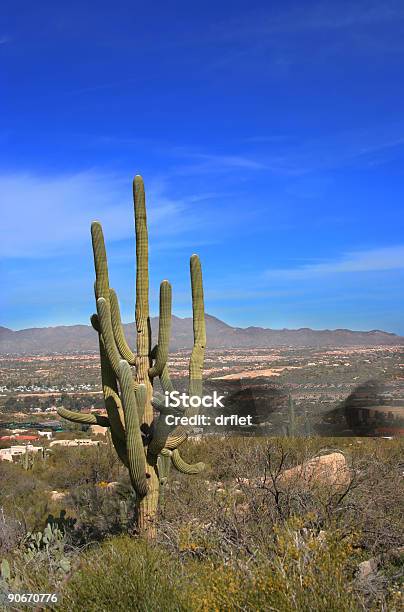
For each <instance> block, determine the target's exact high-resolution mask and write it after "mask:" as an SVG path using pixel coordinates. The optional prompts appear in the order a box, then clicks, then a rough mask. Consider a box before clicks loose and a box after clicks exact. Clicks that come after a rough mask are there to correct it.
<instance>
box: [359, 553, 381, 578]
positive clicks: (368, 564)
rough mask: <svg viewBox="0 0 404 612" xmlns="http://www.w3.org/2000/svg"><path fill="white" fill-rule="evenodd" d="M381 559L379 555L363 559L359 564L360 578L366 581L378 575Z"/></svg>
mask: <svg viewBox="0 0 404 612" xmlns="http://www.w3.org/2000/svg"><path fill="white" fill-rule="evenodd" d="M379 562H380V560H379V559H378V558H377V557H373V558H372V559H368V560H367V561H362V563H359V565H358V580H359V581H361V582H364V581H365V580H371V579H372V578H374V577H375V576H376V573H377V569H378V567H379Z"/></svg>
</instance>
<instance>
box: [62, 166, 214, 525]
mask: <svg viewBox="0 0 404 612" xmlns="http://www.w3.org/2000/svg"><path fill="white" fill-rule="evenodd" d="M133 198H134V207H135V233H136V310H135V322H136V330H137V342H136V352H132V349H131V348H130V346H129V345H128V343H127V341H126V338H125V335H124V331H123V327H122V324H121V316H120V311H119V303H118V299H117V296H116V293H115V291H114V290H113V289H111V288H110V286H109V275H108V266H107V256H106V250H105V244H104V236H103V231H102V227H101V224H100V223H99V222H97V221H95V222H94V223H92V226H91V235H92V243H93V253H94V265H95V277H96V280H95V299H96V306H97V314H94V315H93V316H92V317H91V323H92V326H93V327H94V329H95V330H96V331H97V332H98V338H99V347H100V358H101V379H102V388H103V394H104V401H105V408H106V411H107V415H108V416H107V417H101V416H96V415H84V414H80V413H75V412H71V411H70V410H65V409H58V412H59V414H60V415H61V416H62V417H64V418H66V419H69V420H70V421H73V422H78V423H88V424H92V423H94V422H96V423H98V424H99V425H103V426H105V427H109V428H110V434H111V440H112V443H113V445H114V447H115V449H116V452H117V454H118V456H119V458H120V460H121V461H122V463H123V464H124V465H125V466H126V467H127V468H128V471H129V475H130V478H131V483H132V486H133V488H134V490H135V492H136V494H137V527H138V530H139V532H142V533H145V534H146V535H147V536H148V537H154V535H155V529H156V526H155V519H156V512H157V507H158V501H159V495H160V492H162V487H163V486H164V484H165V483H166V481H167V477H168V472H169V463H170V462H171V463H172V464H173V465H174V467H175V468H176V469H177V470H179V471H181V472H183V473H185V474H196V473H198V472H200V471H201V470H202V469H203V468H204V465H203V464H202V463H197V464H195V465H189V464H187V463H186V462H185V461H184V460H183V459H182V458H181V455H180V453H179V450H178V447H179V446H180V445H181V444H182V443H183V442H184V441H185V440H186V439H187V436H188V433H189V429H188V428H187V427H184V426H177V427H173V426H168V425H167V423H166V420H165V418H166V415H167V414H171V413H173V409H170V408H167V407H165V406H164V403H163V402H162V401H161V399H160V400H159V399H158V398H154V399H153V381H154V379H155V378H157V377H159V379H160V382H161V385H162V387H163V390H164V391H172V390H173V385H172V383H171V380H170V375H169V370H168V365H167V360H168V347H169V340H170V330H171V285H170V283H169V282H168V281H167V280H164V281H163V282H162V283H161V285H160V312H159V330H158V341H157V344H156V345H155V346H154V347H152V338H151V326H150V318H149V268H148V233H147V219H146V205H145V192H144V185H143V180H142V177H140V176H136V177H135V179H134V181H133ZM190 272H191V288H192V310H193V330H194V346H193V349H192V354H191V358H190V363H189V387H188V389H189V391H188V392H189V395H190V396H201V394H202V369H203V363H204V354H205V345H206V331H205V317H204V301H203V285H202V270H201V265H200V261H199V258H198V256H197V255H192V257H191V261H190ZM155 411H157V412H159V416H158V417H156V416H155ZM176 411H178V409H176ZM193 412H194V411H193V410H192V409H188V410H187V411H185V414H186V415H187V416H190V415H191V414H192V413H193Z"/></svg>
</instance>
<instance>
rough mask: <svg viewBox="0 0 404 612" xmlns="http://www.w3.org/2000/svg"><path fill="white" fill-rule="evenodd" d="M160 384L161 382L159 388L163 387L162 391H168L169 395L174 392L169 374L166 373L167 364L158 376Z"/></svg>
mask: <svg viewBox="0 0 404 612" xmlns="http://www.w3.org/2000/svg"><path fill="white" fill-rule="evenodd" d="M160 382H161V386H162V387H163V389H164V391H168V392H169V393H170V392H171V391H174V385H173V383H172V382H171V378H170V373H169V371H168V365H167V364H166V365H165V366H164V368H163V371H162V372H161V374H160Z"/></svg>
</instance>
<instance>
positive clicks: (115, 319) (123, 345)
mask: <svg viewBox="0 0 404 612" xmlns="http://www.w3.org/2000/svg"><path fill="white" fill-rule="evenodd" d="M109 302H110V306H111V323H112V331H113V334H114V338H115V342H116V345H117V347H118V351H119V352H120V354H121V356H122V357H123V359H126V361H127V362H128V363H130V365H135V360H136V356H135V355H134V353H133V352H132V351H131V349H130V348H129V345H128V343H127V341H126V338H125V334H124V331H123V327H122V321H121V313H120V310H119V303H118V297H117V295H116V293H115V291H114V289H110V290H109Z"/></svg>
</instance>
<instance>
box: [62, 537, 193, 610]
mask: <svg viewBox="0 0 404 612" xmlns="http://www.w3.org/2000/svg"><path fill="white" fill-rule="evenodd" d="M186 593H187V589H186V587H184V576H183V573H182V568H181V565H180V563H179V562H178V561H177V560H175V559H174V558H172V557H171V556H170V555H169V554H168V553H167V551H166V550H164V549H159V548H158V547H156V546H153V545H150V544H147V543H146V542H145V541H143V540H139V539H133V538H130V537H129V536H121V537H115V538H113V539H111V540H110V541H106V542H104V543H103V544H101V545H99V546H97V547H95V548H93V549H92V550H90V551H88V552H86V553H84V554H83V555H82V557H81V559H80V561H79V563H78V565H77V567H76V568H75V570H74V571H73V574H72V576H71V578H70V580H69V581H68V582H67V583H66V584H65V586H64V588H63V590H62V601H63V607H64V609H65V610H70V611H72V612H74V611H75V610H77V611H79V612H81V611H82V610H83V609H85V610H86V612H93V611H94V612H95V611H96V612H104V611H105V612H110V611H111V610H116V611H117V612H118V611H122V612H127V610H138V611H139V612H140V611H141V612H154V611H156V612H158V611H161V612H171V611H173V612H174V611H176V612H177V611H184V612H185V611H186V610H189V606H188V604H187V601H186Z"/></svg>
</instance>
